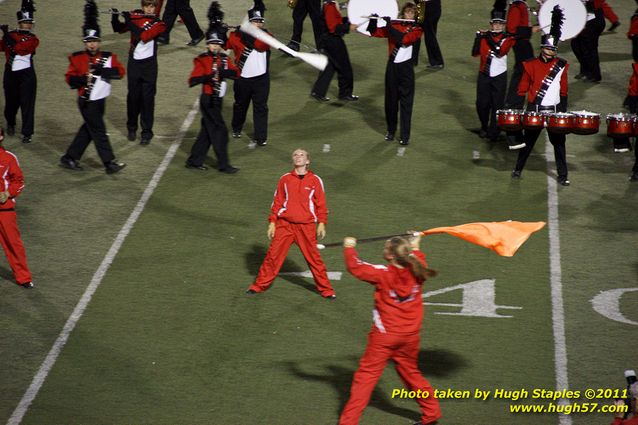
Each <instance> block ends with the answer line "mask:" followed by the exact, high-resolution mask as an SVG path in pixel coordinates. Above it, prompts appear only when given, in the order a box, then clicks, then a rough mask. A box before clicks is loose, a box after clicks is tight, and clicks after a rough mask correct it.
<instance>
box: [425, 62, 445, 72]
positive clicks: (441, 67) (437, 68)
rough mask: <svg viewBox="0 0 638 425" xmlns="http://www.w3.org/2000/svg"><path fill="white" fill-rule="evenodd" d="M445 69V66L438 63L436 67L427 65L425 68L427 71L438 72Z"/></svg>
mask: <svg viewBox="0 0 638 425" xmlns="http://www.w3.org/2000/svg"><path fill="white" fill-rule="evenodd" d="M444 67H445V65H443V64H442V63H439V64H437V65H428V66H426V68H427V69H432V70H439V69H443V68H444Z"/></svg>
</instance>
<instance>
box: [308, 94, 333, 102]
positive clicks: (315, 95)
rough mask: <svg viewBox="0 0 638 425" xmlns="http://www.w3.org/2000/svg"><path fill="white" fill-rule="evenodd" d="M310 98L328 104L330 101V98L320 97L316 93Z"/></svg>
mask: <svg viewBox="0 0 638 425" xmlns="http://www.w3.org/2000/svg"><path fill="white" fill-rule="evenodd" d="M310 97H313V98H315V99H317V100H318V101H319V102H328V101H329V100H330V98H329V97H326V96H322V95H320V94H318V93H315V92H312V93H310Z"/></svg>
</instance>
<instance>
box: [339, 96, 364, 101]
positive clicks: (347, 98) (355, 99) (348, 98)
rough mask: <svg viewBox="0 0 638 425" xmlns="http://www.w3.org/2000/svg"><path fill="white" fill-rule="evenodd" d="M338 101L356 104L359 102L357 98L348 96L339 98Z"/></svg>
mask: <svg viewBox="0 0 638 425" xmlns="http://www.w3.org/2000/svg"><path fill="white" fill-rule="evenodd" d="M339 100H343V101H345V102H356V101H357V100H359V96H355V95H353V94H349V95H348V96H339Z"/></svg>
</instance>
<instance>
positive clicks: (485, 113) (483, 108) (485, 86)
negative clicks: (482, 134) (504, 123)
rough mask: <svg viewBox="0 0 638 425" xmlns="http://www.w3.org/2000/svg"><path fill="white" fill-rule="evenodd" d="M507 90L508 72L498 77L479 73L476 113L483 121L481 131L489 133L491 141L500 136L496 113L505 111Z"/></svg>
mask: <svg viewBox="0 0 638 425" xmlns="http://www.w3.org/2000/svg"><path fill="white" fill-rule="evenodd" d="M506 90H507V71H506V72H503V73H502V74H500V75H497V76H496V77H490V76H489V75H486V74H483V73H482V72H479V75H478V79H477V80H476V112H477V114H478V117H479V120H480V121H481V129H482V130H484V131H486V132H487V137H489V138H490V139H495V138H496V137H498V134H499V129H498V126H497V123H496V111H498V110H499V109H503V105H504V104H505V91H506Z"/></svg>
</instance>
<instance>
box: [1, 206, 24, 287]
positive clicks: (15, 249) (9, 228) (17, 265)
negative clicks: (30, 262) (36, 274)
mask: <svg viewBox="0 0 638 425" xmlns="http://www.w3.org/2000/svg"><path fill="white" fill-rule="evenodd" d="M0 243H2V248H4V253H5V254H6V256H7V260H8V261H9V265H10V266H11V270H13V275H14V276H15V279H16V282H17V283H18V284H19V285H22V284H23V283H28V282H31V272H30V271H29V267H27V255H26V254H25V251H24V245H23V244H22V239H21V238H20V231H19V230H18V221H17V220H16V213H15V211H6V210H5V211H2V210H0Z"/></svg>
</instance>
